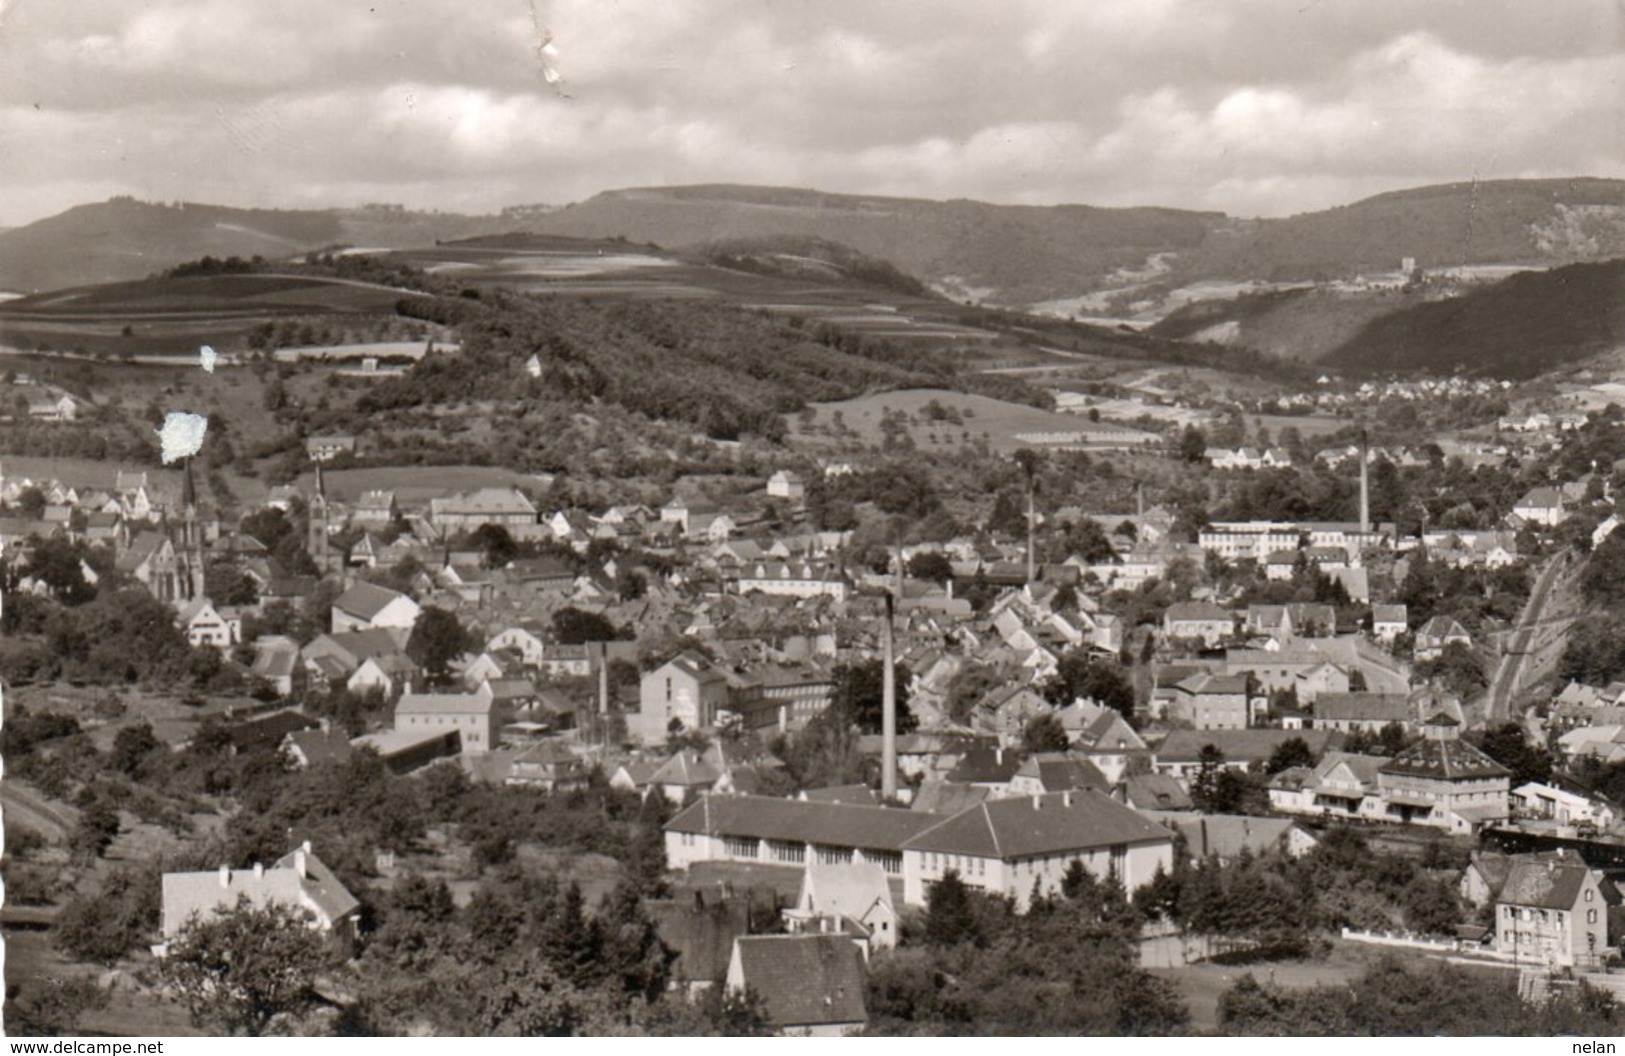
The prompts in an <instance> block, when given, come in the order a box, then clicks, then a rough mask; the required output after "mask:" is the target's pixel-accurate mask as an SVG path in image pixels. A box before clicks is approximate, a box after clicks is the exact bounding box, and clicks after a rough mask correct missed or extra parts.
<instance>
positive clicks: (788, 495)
mask: <svg viewBox="0 0 1625 1056" xmlns="http://www.w3.org/2000/svg"><path fill="white" fill-rule="evenodd" d="M767 495H768V498H771V499H788V500H789V501H791V502H800V501H801V500H803V499H805V498H806V497H807V482H806V481H805V480H803V479H801V474H799V473H796V472H794V471H792V470H788V469H781V470H779V471H778V472H776V473H774V474H773V475H772V476H771V477H768V478H767Z"/></svg>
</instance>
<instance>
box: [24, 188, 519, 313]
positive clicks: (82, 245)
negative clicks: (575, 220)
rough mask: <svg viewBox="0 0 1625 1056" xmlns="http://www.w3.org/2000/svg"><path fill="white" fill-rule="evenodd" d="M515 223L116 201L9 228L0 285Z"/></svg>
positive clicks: (423, 238) (130, 273)
mask: <svg viewBox="0 0 1625 1056" xmlns="http://www.w3.org/2000/svg"><path fill="white" fill-rule="evenodd" d="M512 224H513V221H512V220H503V219H501V218H499V217H468V216H457V215H455V214H445V213H434V214H430V213H413V212H407V211H405V210H398V209H390V208H377V209H333V210H303V211H296V210H275V209H233V208H229V207H226V206H217V205H197V204H191V203H180V204H177V205H165V204H157V203H151V202H140V201H136V200H135V199H133V198H114V199H111V200H109V201H106V202H98V203H96V204H93V205H81V206H75V207H74V208H72V209H69V210H67V211H66V212H63V213H59V214H57V215H56V216H52V217H47V218H46V219H44V220H40V221H37V222H35V223H32V224H27V225H25V226H23V227H14V228H9V229H7V230H5V231H3V232H0V290H5V291H11V292H16V293H31V292H35V291H40V290H56V289H62V288H64V287H68V286H85V285H91V284H94V283H102V282H120V281H126V280H130V279H139V278H144V277H145V276H148V275H151V274H153V273H154V272H157V271H160V270H162V269H164V268H168V267H172V266H174V265H176V264H180V263H182V262H183V261H188V260H196V259H198V258H200V257H204V256H213V257H230V256H238V257H245V258H246V257H253V256H263V257H267V258H271V259H275V258H279V257H287V256H291V255H294V254H297V253H301V252H304V251H306V250H311V249H318V248H321V247H323V246H331V245H337V244H347V245H361V246H382V247H401V246H414V245H428V244H433V243H434V242H435V241H436V240H437V239H444V238H462V237H466V236H469V235H475V234H483V233H489V232H492V231H497V230H502V229H503V228H505V227H511V226H512Z"/></svg>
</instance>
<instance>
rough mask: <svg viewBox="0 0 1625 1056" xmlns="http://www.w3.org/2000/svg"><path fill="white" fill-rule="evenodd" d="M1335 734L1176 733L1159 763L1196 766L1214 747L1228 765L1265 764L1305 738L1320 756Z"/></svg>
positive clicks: (1169, 738) (1269, 731)
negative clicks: (1288, 744)
mask: <svg viewBox="0 0 1625 1056" xmlns="http://www.w3.org/2000/svg"><path fill="white" fill-rule="evenodd" d="M1335 732H1336V731H1334V730H1273V729H1264V728H1257V729H1246V730H1174V731H1172V732H1171V733H1169V734H1168V736H1167V737H1166V738H1164V739H1163V742H1162V743H1161V744H1159V745H1158V746H1157V748H1156V753H1155V754H1156V758H1157V761H1158V762H1159V763H1170V762H1173V763H1194V762H1196V761H1197V760H1198V759H1200V758H1201V755H1202V749H1203V748H1204V747H1205V746H1207V745H1210V744H1211V745H1213V746H1214V747H1215V748H1217V749H1219V751H1221V752H1223V753H1224V757H1225V760H1226V761H1227V762H1232V763H1234V762H1249V763H1251V762H1259V763H1261V762H1264V761H1265V760H1267V759H1268V758H1269V757H1270V753H1272V752H1274V751H1275V749H1276V748H1278V747H1280V745H1281V743H1282V742H1283V741H1289V740H1292V739H1293V738H1301V739H1302V740H1303V742H1304V743H1305V744H1307V745H1308V746H1309V750H1310V751H1311V752H1312V753H1314V754H1315V755H1319V754H1321V753H1322V752H1324V751H1325V750H1326V746H1327V744H1328V743H1330V741H1331V738H1332V736H1333V734H1334V733H1335Z"/></svg>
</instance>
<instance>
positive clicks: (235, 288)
mask: <svg viewBox="0 0 1625 1056" xmlns="http://www.w3.org/2000/svg"><path fill="white" fill-rule="evenodd" d="M413 295H414V294H412V292H411V291H408V290H398V289H394V288H392V287H388V286H380V285H376V284H373V283H366V282H357V281H355V280H350V279H330V278H323V277H320V276H309V275H277V274H251V275H206V276H191V277H186V278H162V279H152V280H146V281H142V282H121V283H112V284H109V285H105V286H84V287H76V288H74V289H67V290H55V291H52V292H49V293H43V294H37V295H35V296H32V297H20V298H17V299H15V300H10V301H6V302H4V304H0V345H5V346H8V347H12V348H19V349H35V348H46V349H54V350H61V351H81V352H84V353H86V354H90V355H108V356H123V355H174V356H180V355H188V356H189V355H196V354H197V350H198V347H199V346H200V345H205V344H212V345H231V344H235V343H238V342H239V341H241V339H242V338H243V337H244V336H245V335H246V334H247V333H248V332H249V331H250V330H253V329H254V328H255V327H258V326H260V325H262V324H264V323H270V322H275V321H277V320H281V319H292V318H300V317H308V316H329V315H363V314H384V315H393V314H394V312H395V302H396V301H398V300H400V298H401V297H403V296H413ZM126 330H128V331H129V332H128V333H126V332H125V331H126Z"/></svg>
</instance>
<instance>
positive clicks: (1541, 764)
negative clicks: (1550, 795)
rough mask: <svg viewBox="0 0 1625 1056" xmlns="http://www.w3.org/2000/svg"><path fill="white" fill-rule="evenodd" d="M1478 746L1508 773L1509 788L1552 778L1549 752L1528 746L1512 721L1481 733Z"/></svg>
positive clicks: (1543, 781) (1519, 729)
mask: <svg viewBox="0 0 1625 1056" xmlns="http://www.w3.org/2000/svg"><path fill="white" fill-rule="evenodd" d="M1478 747H1479V749H1480V750H1481V751H1482V752H1483V753H1484V754H1485V755H1487V756H1489V757H1490V758H1491V759H1494V760H1495V761H1496V762H1498V763H1500V764H1501V765H1502V766H1504V767H1506V768H1507V769H1508V770H1511V771H1512V787H1513V788H1518V787H1520V786H1522V785H1526V784H1528V783H1529V782H1531V781H1535V782H1539V783H1542V784H1544V783H1545V782H1546V781H1547V780H1549V779H1550V778H1551V776H1552V753H1551V752H1550V751H1548V750H1547V749H1546V748H1545V747H1544V746H1536V745H1531V744H1530V743H1529V738H1528V736H1527V735H1526V734H1525V733H1524V730H1523V727H1522V726H1521V725H1519V724H1518V723H1516V722H1504V723H1502V724H1501V725H1499V726H1492V727H1491V728H1490V729H1488V730H1485V731H1484V733H1483V735H1482V736H1481V738H1480V739H1479V743H1478Z"/></svg>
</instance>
